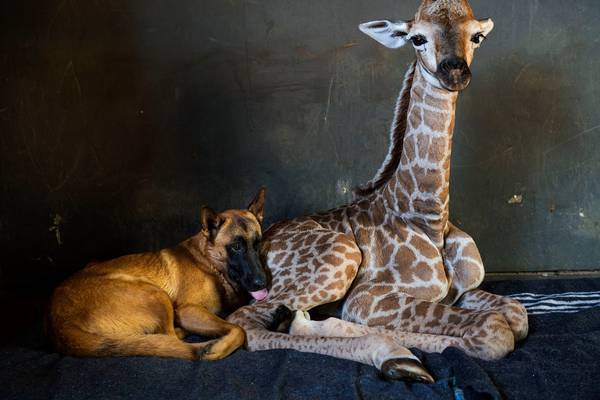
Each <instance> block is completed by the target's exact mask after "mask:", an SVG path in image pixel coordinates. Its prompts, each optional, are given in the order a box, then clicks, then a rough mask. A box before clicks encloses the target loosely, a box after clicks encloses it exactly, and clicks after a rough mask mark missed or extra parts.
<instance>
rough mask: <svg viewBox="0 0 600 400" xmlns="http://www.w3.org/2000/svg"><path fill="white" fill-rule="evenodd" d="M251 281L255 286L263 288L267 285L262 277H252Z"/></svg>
mask: <svg viewBox="0 0 600 400" xmlns="http://www.w3.org/2000/svg"><path fill="white" fill-rule="evenodd" d="M252 283H253V284H254V286H255V287H257V288H264V287H265V286H267V283H266V282H265V280H264V279H263V278H254V282H252Z"/></svg>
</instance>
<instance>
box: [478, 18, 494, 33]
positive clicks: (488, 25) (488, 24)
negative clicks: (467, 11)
mask: <svg viewBox="0 0 600 400" xmlns="http://www.w3.org/2000/svg"><path fill="white" fill-rule="evenodd" d="M479 24H480V25H481V33H482V34H483V36H487V35H488V33H490V32H491V31H492V29H494V21H492V19H491V18H488V19H482V20H481V21H479Z"/></svg>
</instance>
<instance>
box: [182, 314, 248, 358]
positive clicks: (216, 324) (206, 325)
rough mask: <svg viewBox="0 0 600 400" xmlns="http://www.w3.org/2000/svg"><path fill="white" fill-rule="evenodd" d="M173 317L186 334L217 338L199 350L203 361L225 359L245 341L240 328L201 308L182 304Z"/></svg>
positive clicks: (244, 335)
mask: <svg viewBox="0 0 600 400" xmlns="http://www.w3.org/2000/svg"><path fill="white" fill-rule="evenodd" d="M175 316H176V318H177V322H178V324H179V325H180V326H181V327H182V328H183V329H185V330H186V331H188V332H191V333H196V334H199V335H203V336H211V337H219V339H218V340H216V341H214V343H212V344H211V345H208V346H205V347H203V348H202V349H201V350H200V353H201V354H199V356H200V358H201V359H203V360H211V361H212V360H219V359H221V358H224V357H227V356H228V355H229V354H231V353H233V352H234V351H235V350H236V349H237V348H238V347H240V346H242V345H243V344H244V342H245V340H246V334H245V333H244V330H243V329H242V328H240V327H239V326H237V325H234V324H230V323H229V322H227V321H224V320H222V319H221V318H219V317H217V316H216V315H214V314H213V313H211V312H210V311H208V310H207V309H205V308H204V307H202V306H199V305H196V304H184V305H182V306H180V307H177V309H176V310H175Z"/></svg>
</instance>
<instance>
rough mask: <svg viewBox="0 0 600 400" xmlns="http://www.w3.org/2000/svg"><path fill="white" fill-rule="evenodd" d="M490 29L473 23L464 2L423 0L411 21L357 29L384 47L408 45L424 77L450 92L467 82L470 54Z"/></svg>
mask: <svg viewBox="0 0 600 400" xmlns="http://www.w3.org/2000/svg"><path fill="white" fill-rule="evenodd" d="M493 28H494V23H493V22H492V20H491V19H484V20H477V19H476V18H475V17H474V15H473V10H472V9H471V6H470V5H469V2H468V0H423V2H422V3H421V6H420V7H419V10H418V11H417V14H416V15H415V18H414V19H413V20H412V21H388V20H381V21H372V22H367V23H364V24H361V25H360V26H359V29H360V30H361V31H362V32H364V33H366V34H367V35H369V36H370V37H372V38H373V39H375V40H377V41H378V42H379V43H381V44H383V45H384V46H386V47H389V48H392V49H397V48H400V47H402V46H404V45H405V44H406V43H408V42H411V43H412V45H413V47H414V48H415V51H416V53H417V59H418V61H419V64H420V65H421V67H422V68H423V69H424V71H425V77H426V79H428V80H429V82H430V83H432V84H433V85H435V86H438V87H442V88H445V89H447V90H451V91H459V90H463V89H465V88H466V87H467V86H468V85H469V82H470V81H471V70H470V68H469V67H470V65H471V62H472V61H473V53H474V51H475V49H476V48H478V47H479V46H480V45H481V43H482V42H483V40H485V38H486V36H487V35H488V33H490V32H491V31H492V29H493Z"/></svg>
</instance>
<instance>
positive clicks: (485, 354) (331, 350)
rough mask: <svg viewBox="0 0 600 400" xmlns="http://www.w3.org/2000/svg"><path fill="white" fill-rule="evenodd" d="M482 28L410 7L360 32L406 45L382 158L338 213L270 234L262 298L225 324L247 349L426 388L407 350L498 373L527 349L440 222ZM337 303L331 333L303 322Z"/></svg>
mask: <svg viewBox="0 0 600 400" xmlns="http://www.w3.org/2000/svg"><path fill="white" fill-rule="evenodd" d="M492 28H493V22H492V21H491V20H489V19H487V20H477V19H475V17H474V15H473V11H472V10H471V7H470V5H469V3H468V1H466V0H437V1H436V0H424V1H423V2H422V4H421V6H420V7H419V9H418V11H417V13H416V15H415V18H414V19H413V20H411V21H408V22H391V21H389V20H379V21H374V22H368V23H365V24H361V25H360V30H361V31H363V32H364V33H366V34H367V35H369V36H370V37H372V38H373V39H375V40H377V41H378V42H379V43H382V44H383V45H385V46H387V47H389V48H399V47H402V46H403V45H405V44H407V43H411V44H412V46H413V47H414V49H415V52H416V61H415V62H414V63H412V64H411V65H410V66H409V68H408V71H407V73H406V75H405V79H404V84H403V87H402V90H401V91H400V96H399V98H398V101H397V105H396V109H395V115H394V121H393V123H392V128H391V133H390V141H391V143H390V148H389V151H388V155H387V157H386V159H385V161H384V163H383V165H382V166H381V168H380V169H379V171H378V172H377V174H376V175H375V177H374V178H373V179H372V180H371V181H370V182H368V183H367V184H366V185H364V186H362V187H360V188H358V189H357V190H356V198H355V200H354V201H353V202H352V203H350V204H347V205H345V206H342V207H339V208H336V209H333V210H330V211H327V212H324V213H320V214H315V215H311V216H306V217H300V218H296V219H293V220H290V221H282V222H279V223H277V224H275V225H273V226H271V227H270V228H269V229H268V230H267V231H266V232H265V234H264V237H263V248H262V254H263V256H264V259H265V262H266V265H267V267H268V268H269V270H270V273H271V276H272V283H271V289H270V292H269V297H268V298H267V299H266V300H264V301H262V302H257V303H255V304H253V305H250V306H247V307H243V308H241V309H239V310H238V311H236V312H235V313H234V314H232V315H231V316H230V318H229V319H230V320H231V321H233V322H235V323H238V324H239V325H241V326H242V327H243V328H244V329H245V330H246V333H247V348H248V349H250V350H266V349H275V348H285V349H296V350H300V351H307V352H314V353H319V354H325V355H330V356H334V357H339V358H345V359H350V360H354V361H358V362H363V363H366V364H370V365H373V366H375V367H377V368H379V369H380V370H381V371H382V372H383V373H384V375H385V376H387V377H389V378H391V379H409V380H415V381H421V382H430V381H432V380H433V378H432V377H431V376H430V375H429V373H428V372H427V371H426V369H425V368H424V367H423V366H422V365H421V364H420V362H419V360H418V359H417V358H416V357H415V356H414V355H413V354H412V353H411V352H410V351H409V350H408V349H409V348H412V347H416V348H419V349H421V350H423V351H427V352H441V351H443V350H444V349H446V348H448V347H457V348H460V349H462V350H463V351H465V352H466V353H467V354H469V355H471V356H473V357H478V358H482V359H498V358H501V357H503V356H505V355H506V354H508V353H509V352H510V351H512V350H513V348H514V344H515V341H517V340H521V339H523V338H524V337H525V336H526V335H527V331H528V322H527V313H526V311H525V309H524V307H523V306H522V305H521V304H520V303H518V302H517V301H515V300H513V299H510V298H507V297H502V296H497V295H493V294H490V293H486V292H484V291H481V290H478V289H477V287H478V286H479V284H480V283H481V282H482V280H483V277H484V268H483V264H482V261H481V257H480V255H479V251H478V250H477V246H476V245H475V242H474V241H473V239H472V238H471V237H470V236H469V235H467V234H466V233H464V232H462V231H461V230H460V229H458V228H457V227H456V226H454V225H453V224H452V223H451V222H450V220H449V201H450V196H449V191H450V156H451V150H452V135H453V131H454V116H455V110H456V101H457V97H458V93H459V92H460V91H461V90H463V89H465V88H466V87H467V86H468V84H469V82H470V80H471V71H470V65H471V62H472V60H473V54H474V51H475V49H476V48H477V47H479V46H480V44H481V42H482V41H483V40H484V39H485V37H486V36H487V35H488V34H489V33H490V31H491V30H492ZM338 300H341V301H342V319H336V318H330V319H327V320H325V321H312V320H310V319H309V318H307V316H306V314H304V312H305V311H308V310H311V309H313V308H315V307H317V306H320V305H323V304H327V303H331V302H335V301H338ZM281 306H285V307H287V308H289V309H290V310H300V311H301V312H300V313H297V314H296V316H295V318H294V321H293V322H292V325H291V328H290V332H291V334H284V333H281V332H270V331H268V330H267V329H266V327H267V326H272V325H273V315H275V310H277V309H278V308H279V307H281Z"/></svg>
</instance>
